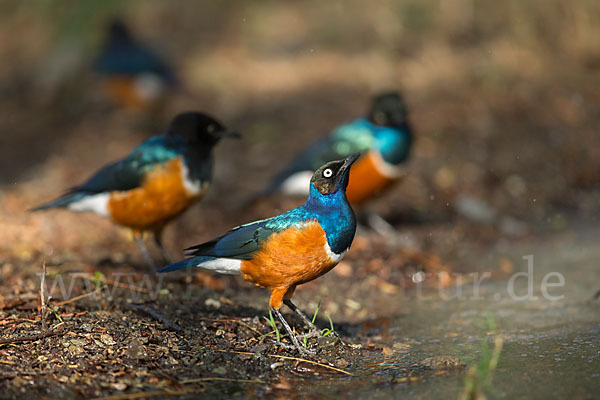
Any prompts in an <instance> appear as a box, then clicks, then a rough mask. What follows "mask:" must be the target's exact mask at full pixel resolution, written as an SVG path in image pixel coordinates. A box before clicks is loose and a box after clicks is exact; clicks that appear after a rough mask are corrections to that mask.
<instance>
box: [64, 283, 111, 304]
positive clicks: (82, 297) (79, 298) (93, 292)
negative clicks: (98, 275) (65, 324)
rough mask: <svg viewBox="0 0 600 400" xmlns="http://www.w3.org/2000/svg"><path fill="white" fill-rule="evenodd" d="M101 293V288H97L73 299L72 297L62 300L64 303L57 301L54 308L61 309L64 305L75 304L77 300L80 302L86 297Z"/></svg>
mask: <svg viewBox="0 0 600 400" xmlns="http://www.w3.org/2000/svg"><path fill="white" fill-rule="evenodd" d="M101 291H102V287H99V288H97V289H94V290H92V291H91V292H88V293H84V294H80V295H79V296H75V297H72V298H70V299H67V300H64V301H59V302H58V303H55V305H56V307H62V306H64V305H67V304H70V303H73V302H76V301H77V300H81V299H85V298H86V297H90V296H93V295H95V294H96V293H99V292H101Z"/></svg>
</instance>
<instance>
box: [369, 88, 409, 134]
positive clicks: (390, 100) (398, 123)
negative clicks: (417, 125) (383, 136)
mask: <svg viewBox="0 0 600 400" xmlns="http://www.w3.org/2000/svg"><path fill="white" fill-rule="evenodd" d="M368 118H369V121H371V122H372V123H374V124H377V125H382V126H390V127H402V126H404V125H406V124H407V123H408V121H407V110H406V103H405V102H404V99H403V98H402V96H401V95H400V93H398V92H385V93H381V94H378V95H377V96H375V97H374V98H373V101H372V103H371V109H370V110H369V114H368Z"/></svg>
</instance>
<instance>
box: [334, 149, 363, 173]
mask: <svg viewBox="0 0 600 400" xmlns="http://www.w3.org/2000/svg"><path fill="white" fill-rule="evenodd" d="M359 157H360V153H354V154H352V155H350V156H348V157H346V158H345V159H344V164H342V167H341V168H340V169H339V170H338V175H344V174H346V173H348V171H349V170H350V167H351V166H352V164H354V162H355V161H356V160H358V158H359Z"/></svg>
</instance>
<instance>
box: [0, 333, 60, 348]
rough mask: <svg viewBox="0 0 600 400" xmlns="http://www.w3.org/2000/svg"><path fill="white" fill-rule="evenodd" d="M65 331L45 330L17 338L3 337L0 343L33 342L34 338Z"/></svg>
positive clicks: (37, 338)
mask: <svg viewBox="0 0 600 400" xmlns="http://www.w3.org/2000/svg"><path fill="white" fill-rule="evenodd" d="M65 333H66V331H45V332H41V333H39V334H37V335H30V336H23V337H19V338H4V339H0V345H2V344H11V343H20V342H35V341H36V340H40V339H44V338H47V337H50V336H59V335H64V334H65Z"/></svg>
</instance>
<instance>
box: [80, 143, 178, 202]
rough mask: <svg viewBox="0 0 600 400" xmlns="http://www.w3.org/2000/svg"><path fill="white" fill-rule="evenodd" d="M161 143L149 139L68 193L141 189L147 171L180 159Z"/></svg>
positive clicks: (171, 149)
mask: <svg viewBox="0 0 600 400" xmlns="http://www.w3.org/2000/svg"><path fill="white" fill-rule="evenodd" d="M164 141H165V138H163V137H155V138H151V139H149V140H148V141H146V142H144V143H142V144H141V145H140V146H138V147H137V148H136V149H134V150H133V151H132V152H131V154H130V155H129V156H127V157H126V158H124V159H122V160H119V161H117V162H114V163H112V164H109V165H107V166H105V167H104V168H102V169H100V170H99V171H98V172H96V173H95V174H94V175H93V176H92V177H91V178H90V179H89V180H88V181H86V182H85V183H83V184H81V185H78V186H75V187H73V188H72V189H70V190H69V192H68V193H75V192H86V193H102V192H110V191H123V190H130V189H134V188H136V187H139V186H141V185H142V183H143V181H144V176H145V175H146V173H147V172H148V171H150V170H151V169H152V168H154V167H155V166H157V165H160V164H163V163H165V162H167V161H168V160H170V159H173V158H174V157H177V156H179V155H180V154H179V153H178V152H177V151H175V150H174V148H172V147H169V146H166V143H165V142H164Z"/></svg>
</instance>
